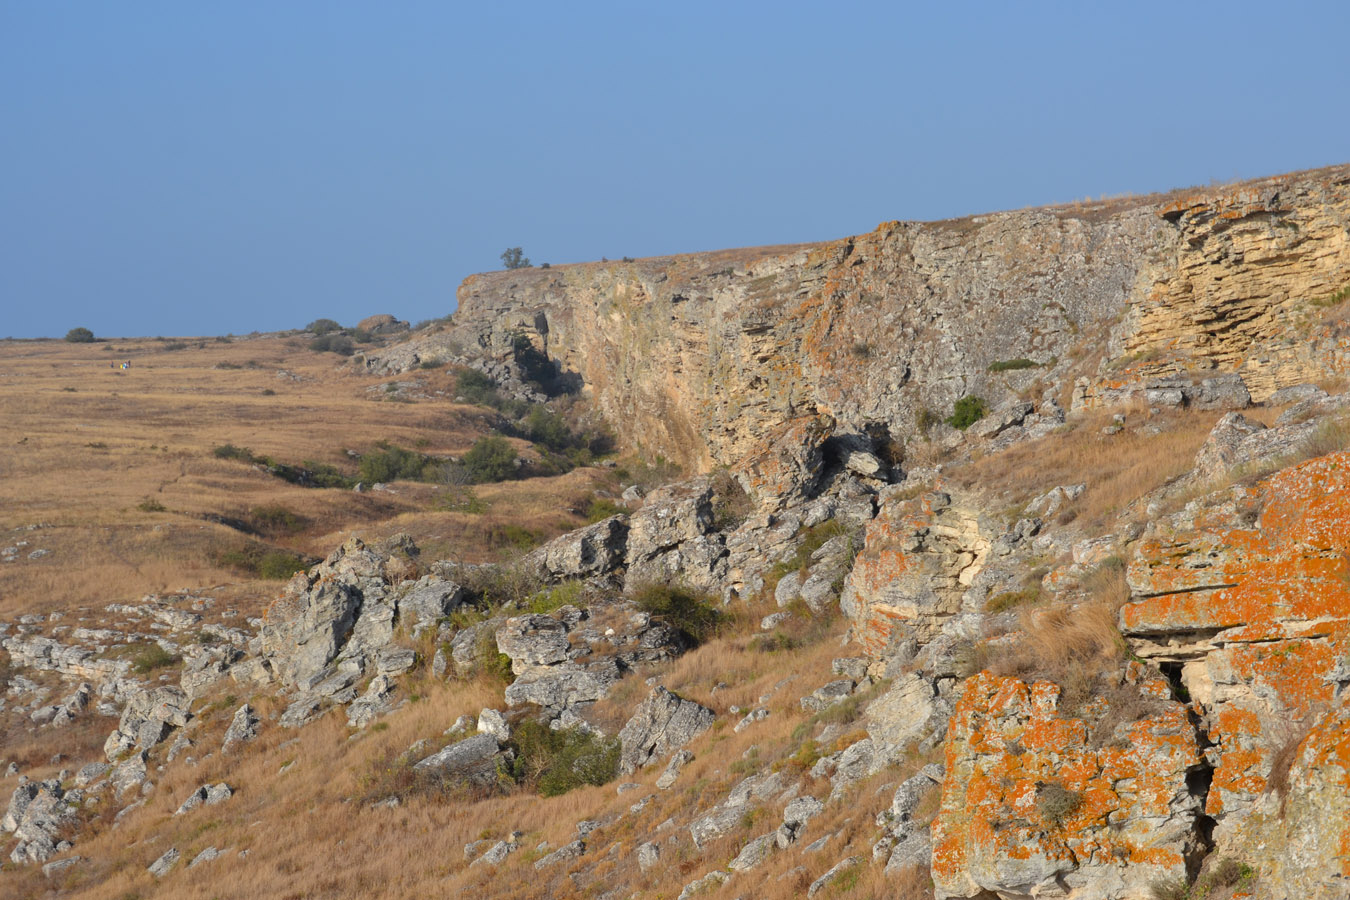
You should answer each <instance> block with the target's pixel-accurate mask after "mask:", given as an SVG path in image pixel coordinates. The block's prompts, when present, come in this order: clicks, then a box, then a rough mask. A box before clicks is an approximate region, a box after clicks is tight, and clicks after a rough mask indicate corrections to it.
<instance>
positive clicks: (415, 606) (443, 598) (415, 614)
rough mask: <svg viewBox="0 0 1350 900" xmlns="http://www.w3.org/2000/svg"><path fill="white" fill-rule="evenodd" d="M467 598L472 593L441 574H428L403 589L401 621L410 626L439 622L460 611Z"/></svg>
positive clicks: (400, 591) (400, 592)
mask: <svg viewBox="0 0 1350 900" xmlns="http://www.w3.org/2000/svg"><path fill="white" fill-rule="evenodd" d="M467 598H468V591H466V590H465V589H464V588H463V587H462V586H460V585H459V584H457V583H455V582H453V581H450V580H449V579H447V578H441V577H440V576H437V575H426V576H424V577H422V578H419V579H418V580H417V581H415V582H413V583H412V584H411V585H410V586H406V587H401V588H400V589H399V593H398V596H397V609H398V617H399V621H406V622H408V623H410V624H418V623H432V622H435V621H436V620H438V619H440V618H442V617H444V616H448V615H450V614H451V613H453V612H454V611H455V610H457V609H459V607H460V605H461V604H462V603H463V602H464V601H465V600H466V599H467Z"/></svg>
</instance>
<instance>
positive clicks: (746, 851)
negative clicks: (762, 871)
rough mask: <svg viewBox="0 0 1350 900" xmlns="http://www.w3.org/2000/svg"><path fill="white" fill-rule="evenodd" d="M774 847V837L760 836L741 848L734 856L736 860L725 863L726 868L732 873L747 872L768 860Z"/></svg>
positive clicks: (768, 835)
mask: <svg viewBox="0 0 1350 900" xmlns="http://www.w3.org/2000/svg"><path fill="white" fill-rule="evenodd" d="M774 847H775V843H774V835H773V833H772V832H770V833H769V834H762V835H760V836H759V837H757V838H755V839H754V840H751V841H749V842H747V843H746V845H745V846H744V847H742V848H741V852H740V853H738V854H736V858H735V859H733V860H732V861H731V862H729V863H727V868H728V869H730V870H731V871H733V872H749V871H750V870H751V869H753V868H755V867H756V866H758V865H759V864H760V863H762V862H764V860H766V859H768V858H769V854H770V853H772V852H773V850H774Z"/></svg>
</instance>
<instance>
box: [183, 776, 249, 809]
mask: <svg viewBox="0 0 1350 900" xmlns="http://www.w3.org/2000/svg"><path fill="white" fill-rule="evenodd" d="M233 796H234V789H233V788H231V787H230V786H229V785H228V784H226V783H225V782H223V781H222V782H220V783H219V784H203V785H201V786H200V787H198V788H197V789H196V790H195V791H193V792H192V793H191V794H189V795H188V798H187V799H186V800H184V801H183V803H182V805H181V806H179V807H178V809H177V811H176V812H174V815H175V816H181V815H182V814H183V813H187V812H191V811H192V810H194V809H196V808H197V807H199V806H215V805H216V804H217V803H224V802H225V801H226V800H228V799H230V798H231V797H233Z"/></svg>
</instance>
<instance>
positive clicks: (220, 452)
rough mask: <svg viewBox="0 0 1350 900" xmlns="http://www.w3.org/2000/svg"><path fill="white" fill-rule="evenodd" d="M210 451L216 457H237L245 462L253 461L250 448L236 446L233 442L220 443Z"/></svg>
mask: <svg viewBox="0 0 1350 900" xmlns="http://www.w3.org/2000/svg"><path fill="white" fill-rule="evenodd" d="M211 453H212V455H213V456H215V458H216V459H237V460H240V461H241V462H247V463H251V462H253V461H254V456H253V451H252V450H250V449H248V448H247V447H236V446H235V445H234V444H221V445H220V446H219V447H217V448H216V449H214V450H212V451H211Z"/></svg>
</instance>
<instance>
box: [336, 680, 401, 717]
mask: <svg viewBox="0 0 1350 900" xmlns="http://www.w3.org/2000/svg"><path fill="white" fill-rule="evenodd" d="M393 697H394V684H393V682H392V681H390V680H389V676H387V675H376V676H375V677H374V678H372V679H371V680H370V686H369V687H368V688H366V692H365V693H364V694H362V695H361V696H360V698H359V699H357V700H355V701H353V702H352V704H351V705H350V706H348V707H347V727H349V728H365V727H366V726H367V725H369V724H370V723H371V722H374V721H375V720H376V719H378V718H379V717H380V716H383V715H385V714H386V713H389V712H391V711H392V710H393V708H394V702H393Z"/></svg>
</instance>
